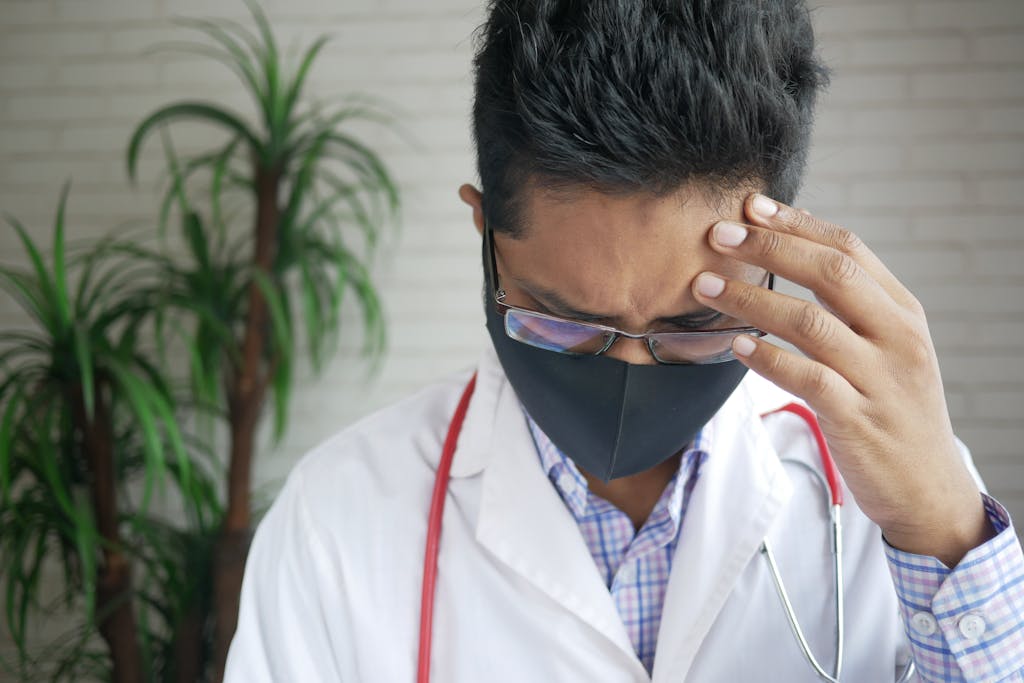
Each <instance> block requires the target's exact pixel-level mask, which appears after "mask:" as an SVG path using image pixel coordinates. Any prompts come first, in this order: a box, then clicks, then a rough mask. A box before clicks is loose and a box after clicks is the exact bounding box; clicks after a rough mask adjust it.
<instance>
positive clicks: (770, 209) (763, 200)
mask: <svg viewBox="0 0 1024 683" xmlns="http://www.w3.org/2000/svg"><path fill="white" fill-rule="evenodd" d="M751 207H752V208H753V209H754V213H756V214H757V215H759V216H763V217H765V218H771V217H772V216H774V215H775V214H777V213H778V212H779V205H778V204H776V203H775V202H773V201H772V200H770V199H768V198H767V197H765V196H764V195H762V194H759V195H757V196H756V197H754V201H753V202H751Z"/></svg>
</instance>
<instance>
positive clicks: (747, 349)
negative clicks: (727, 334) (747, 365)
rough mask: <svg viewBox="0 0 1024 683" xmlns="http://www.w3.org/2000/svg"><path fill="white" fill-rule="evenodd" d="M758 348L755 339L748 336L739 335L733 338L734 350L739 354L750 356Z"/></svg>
mask: <svg viewBox="0 0 1024 683" xmlns="http://www.w3.org/2000/svg"><path fill="white" fill-rule="evenodd" d="M756 348H757V344H756V343H755V342H754V340H753V339H751V338H750V337H747V336H743V335H741V336H738V337H736V338H734V339H733V340H732V350H733V352H734V353H735V354H736V355H737V356H749V355H750V354H752V353H753V352H754V349H756Z"/></svg>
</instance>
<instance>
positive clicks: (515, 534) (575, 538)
mask: <svg viewBox="0 0 1024 683" xmlns="http://www.w3.org/2000/svg"><path fill="white" fill-rule="evenodd" d="M497 390H498V392H499V394H498V397H497V406H496V408H497V409H496V411H495V413H494V415H495V417H494V423H493V425H494V429H493V431H492V432H491V440H490V453H489V454H488V458H487V466H486V469H485V470H484V474H483V483H482V486H483V490H482V493H481V501H480V514H479V518H478V522H477V528H476V538H477V540H478V541H479V542H480V543H481V545H483V546H484V547H486V548H487V549H488V550H489V551H490V552H491V553H493V554H494V556H495V557H497V558H498V559H499V560H501V561H502V562H503V563H505V564H506V565H508V567H509V568H510V569H512V570H513V571H515V572H516V573H518V574H519V575H521V576H522V577H523V578H524V579H526V580H527V581H529V582H530V583H531V584H533V586H535V587H536V588H537V589H538V590H539V591H541V592H542V593H544V594H546V595H547V596H548V597H549V598H551V599H552V600H554V601H555V602H557V603H559V604H560V605H562V606H563V607H564V608H565V609H567V610H569V611H570V612H572V613H574V614H575V615H577V616H578V617H579V618H580V619H581V620H583V621H584V622H585V623H587V624H588V625H590V626H591V627H592V628H593V629H595V630H596V631H597V632H598V633H600V634H601V635H603V636H604V637H605V638H607V639H608V640H609V641H611V643H613V644H614V645H615V646H616V648H617V651H616V654H618V655H621V656H623V657H627V658H629V659H630V660H632V662H633V664H632V665H630V666H635V668H636V671H637V676H638V677H639V678H638V680H643V679H645V678H646V677H647V672H646V671H645V670H644V668H643V665H641V664H640V661H639V660H638V659H637V657H636V654H635V653H634V651H633V646H632V644H631V642H630V640H629V635H628V634H627V633H626V629H625V627H624V626H623V624H622V620H621V618H620V617H619V614H618V611H617V610H616V608H615V604H614V602H613V601H612V598H611V595H610V593H609V591H608V588H607V587H606V586H605V585H604V582H603V581H602V579H601V576H600V573H599V571H598V569H597V565H596V564H595V562H594V559H593V557H591V555H590V551H589V550H588V549H587V546H586V542H585V541H584V539H583V536H582V534H581V532H580V529H579V527H578V526H577V524H576V520H575V519H574V518H573V516H572V513H571V512H570V511H569V510H568V508H567V507H566V506H565V503H564V502H563V501H562V499H561V498H560V497H559V495H558V492H557V491H556V490H555V488H554V486H552V484H551V482H550V481H549V480H548V478H547V477H546V476H545V474H544V471H543V468H542V467H541V464H540V460H539V457H538V455H537V451H536V446H535V445H534V443H533V438H532V436H531V435H530V433H529V427H528V426H527V424H526V418H525V415H524V414H523V411H522V408H521V407H520V406H519V403H518V401H517V399H516V397H515V394H514V392H513V391H512V388H511V386H510V385H509V384H508V383H507V382H504V383H502V384H501V385H500V386H499V387H497Z"/></svg>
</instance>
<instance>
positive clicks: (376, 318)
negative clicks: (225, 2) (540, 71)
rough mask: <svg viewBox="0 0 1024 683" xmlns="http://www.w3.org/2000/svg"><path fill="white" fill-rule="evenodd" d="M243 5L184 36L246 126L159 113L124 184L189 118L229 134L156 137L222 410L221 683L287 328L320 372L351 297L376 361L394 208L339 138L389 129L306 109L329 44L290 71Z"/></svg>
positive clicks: (346, 111)
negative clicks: (246, 21)
mask: <svg viewBox="0 0 1024 683" xmlns="http://www.w3.org/2000/svg"><path fill="white" fill-rule="evenodd" d="M247 4H248V7H249V9H250V11H251V13H252V16H253V19H254V22H255V26H256V32H255V33H254V32H252V31H250V30H248V29H247V28H246V27H244V26H242V25H240V24H237V23H233V22H217V21H206V20H191V21H186V22H184V23H186V24H187V25H188V26H190V27H191V28H193V29H196V30H198V31H199V32H200V33H202V34H203V35H204V36H205V38H206V39H207V40H206V42H203V43H199V44H197V45H194V46H193V47H192V48H191V49H193V50H195V51H196V52H198V53H199V54H202V55H207V56H209V57H211V58H212V59H215V60H217V61H219V62H222V63H224V64H226V65H227V66H228V67H229V68H231V69H232V71H233V72H234V73H235V74H236V75H237V76H238V77H239V80H240V82H241V85H242V86H243V87H244V88H245V90H246V92H247V93H248V94H249V95H250V96H251V97H252V101H253V103H254V105H255V110H256V114H257V121H256V122H254V123H250V122H247V121H246V119H245V117H244V116H243V115H241V114H238V113H236V112H233V111H231V110H229V109H228V108H226V107H223V106H220V105H218V104H216V103H212V102H206V101H184V102H177V103H173V104H169V105H167V106H165V107H162V108H160V109H158V110H157V111H155V112H153V113H152V114H150V115H149V116H147V117H146V118H145V119H144V120H143V121H142V122H141V123H140V124H139V125H138V127H137V128H136V130H135V132H134V133H133V135H132V136H131V141H130V144H129V149H128V154H127V165H128V173H129V176H130V177H131V178H132V179H134V178H135V177H136V168H137V162H138V158H139V154H140V150H141V148H142V146H143V144H144V142H145V141H146V140H147V138H149V137H150V135H151V134H153V133H154V132H155V131H158V130H164V129H165V127H166V126H168V125H169V124H173V123H175V122H178V121H185V120H188V121H200V122H205V123H209V124H211V125H213V126H217V127H220V128H221V129H223V130H224V132H225V139H224V143H223V145H222V146H221V147H219V148H218V149H216V150H213V151H211V152H209V153H205V154H199V155H196V156H193V157H189V158H185V159H181V160H179V158H178V156H177V155H176V154H175V153H174V150H173V147H172V146H171V145H170V144H169V138H165V140H166V141H167V142H168V144H167V147H166V149H167V151H168V154H167V159H168V169H169V171H170V175H171V178H172V182H171V186H170V189H169V190H168V195H167V198H166V200H165V206H167V207H169V206H172V205H176V206H177V207H178V210H179V212H180V213H181V215H182V216H183V218H184V221H185V225H186V234H187V236H188V239H187V243H188V247H189V248H188V252H189V253H188V258H187V259H186V260H185V262H182V263H177V262H174V261H173V260H168V261H166V262H165V266H164V268H163V273H164V275H165V276H166V278H167V280H168V282H170V283H172V284H171V285H170V290H171V291H172V294H171V299H170V301H171V302H172V304H171V305H172V306H174V307H177V309H178V310H179V312H180V313H181V314H183V315H185V316H186V319H187V318H188V316H191V318H192V321H193V322H192V323H191V324H190V325H189V326H188V329H189V331H188V344H187V347H188V357H189V359H190V368H191V375H192V383H191V385H192V387H193V390H194V391H195V393H196V398H197V400H200V401H203V402H207V403H215V404H219V405H221V406H222V407H223V415H224V416H225V421H226V427H227V432H228V442H229V445H228V450H229V453H228V481H227V486H226V489H227V490H226V505H225V510H224V519H223V525H222V527H221V529H220V533H219V536H218V538H217V540H216V542H215V544H214V549H213V554H214V560H213V569H212V576H213V594H214V603H215V605H214V611H215V615H214V616H215V624H216V626H215V650H214V656H215V666H216V679H217V680H220V679H221V678H222V676H223V666H224V662H225V659H226V655H227V649H228V646H229V644H230V641H231V638H232V636H233V634H234V631H235V625H236V622H237V613H238V597H239V591H240V588H241V580H242V574H243V569H244V565H245V558H246V554H247V552H248V546H249V542H250V539H251V533H252V529H251V527H252V517H251V512H252V510H251V485H252V484H251V471H252V460H253V456H254V453H255V449H256V436H257V427H258V425H259V424H260V422H261V420H262V419H263V417H264V414H265V407H266V404H267V403H268V400H272V401H273V407H274V410H273V413H274V435H275V437H276V438H280V437H281V435H282V434H283V432H284V429H285V422H286V415H287V407H288V403H289V398H290V395H291V383H292V374H293V368H294V365H295V361H296V348H295V344H294V339H295V336H296V334H295V333H296V327H297V326H298V325H301V326H302V329H303V331H304V334H305V338H306V342H307V345H308V351H309V356H310V359H311V361H312V363H313V366H314V369H319V368H320V366H321V363H322V360H323V358H324V356H325V352H326V351H327V350H329V348H330V347H331V345H332V344H333V343H334V342H335V341H336V338H337V332H338V329H339V325H340V315H339V313H340V309H341V304H342V296H343V293H345V292H346V291H351V292H353V293H354V294H355V300H356V301H357V302H358V304H359V305H360V307H361V310H362V320H363V326H364V339H365V344H364V351H365V352H366V353H367V354H368V355H370V356H372V357H376V356H378V355H379V353H380V351H381V350H382V349H383V345H384V324H383V318H382V314H381V307H380V303H379V300H378V297H377V293H376V290H375V287H374V285H373V282H372V279H371V277H370V274H369V272H368V269H367V266H366V263H365V259H366V258H368V257H369V255H371V254H372V252H373V248H374V246H375V245H376V243H377V237H378V234H379V233H380V231H381V229H382V228H383V227H384V226H386V225H387V224H388V223H391V222H394V221H396V219H397V217H398V212H399V207H400V203H399V194H398V190H397V188H396V185H395V182H394V181H393V179H392V177H391V175H390V173H389V172H388V170H387V169H386V167H385V165H384V163H383V162H382V161H381V159H380V157H379V156H378V155H377V154H376V153H375V152H374V151H373V150H371V149H370V148H369V147H367V146H366V145H364V144H363V143H362V142H360V141H359V140H358V139H357V138H356V137H353V136H352V135H349V134H348V133H346V132H345V130H344V126H345V124H347V123H348V122H350V121H352V120H355V119H364V120H370V121H374V122H379V123H382V124H386V125H389V126H391V127H394V124H395V122H394V120H393V119H392V118H391V117H390V116H389V115H388V114H387V113H386V112H385V110H384V109H383V108H381V107H380V106H378V105H376V104H373V103H372V102H370V101H369V100H366V99H357V98H351V99H349V100H348V101H346V102H343V103H341V104H338V105H335V106H333V107H328V106H325V105H323V104H322V103H320V102H316V101H307V100H306V99H305V98H304V86H305V85H306V81H307V76H308V74H309V72H310V69H311V68H312V66H313V64H314V62H315V60H316V59H317V56H318V55H319V54H320V52H321V50H322V49H323V47H324V45H325V44H326V43H327V40H328V39H327V38H326V37H320V38H318V39H317V40H315V41H314V42H313V43H312V44H311V45H310V46H309V47H308V48H307V49H305V51H304V52H302V53H301V57H300V58H299V59H298V60H297V61H295V62H294V63H290V64H289V63H288V61H289V60H287V59H286V58H285V57H284V56H283V55H282V53H281V51H280V50H279V48H278V43H277V40H276V38H275V36H274V34H273V31H272V30H271V27H270V24H269V22H268V20H267V18H266V16H265V15H264V14H263V12H262V11H261V10H260V8H259V7H258V5H256V4H255V3H254V2H252V1H251V0H247ZM199 182H205V183H208V189H209V192H208V197H207V198H206V199H205V200H204V201H200V200H198V199H196V196H197V194H198V192H197V191H196V190H195V186H196V184H197V183H199ZM227 197H234V198H236V199H238V198H241V199H242V200H243V201H246V202H248V205H249V207H250V208H251V211H250V213H251V215H252V220H251V222H250V223H248V224H245V225H240V224H239V223H238V221H237V219H234V218H233V217H232V216H230V215H229V214H228V213H227V212H226V211H225V210H224V204H225V200H226V198H227ZM165 213H166V212H165ZM353 231H355V235H353V234H352V233H353ZM354 236H358V237H359V238H360V240H361V241H362V247H363V249H362V254H361V252H360V249H358V248H357V247H354V246H353V237H354Z"/></svg>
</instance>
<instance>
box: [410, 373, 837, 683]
mask: <svg viewBox="0 0 1024 683" xmlns="http://www.w3.org/2000/svg"><path fill="white" fill-rule="evenodd" d="M475 387H476V373H474V374H473V377H472V378H471V379H470V380H469V383H468V384H467V385H466V388H465V390H463V392H462V397H461V398H460V399H459V403H458V405H457V406H456V408H455V414H454V415H453V416H452V420H451V423H450V424H449V425H448V434H447V435H446V436H445V439H444V448H443V449H442V451H441V462H440V463H439V464H438V467H437V476H436V477H435V479H434V493H433V497H432V498H431V500H430V516H429V522H428V526H427V549H426V553H425V554H424V558H423V594H422V598H421V602H420V643H419V661H418V665H417V668H416V681H417V683H429V681H430V650H431V641H432V639H433V620H434V592H435V586H436V584H437V555H438V551H439V550H440V542H441V517H442V515H443V514H444V503H445V499H446V498H447V491H448V479H449V474H450V472H451V466H452V458H453V457H454V455H455V445H456V443H458V440H459V434H460V433H461V432H462V423H463V422H464V421H465V419H466V409H467V408H468V407H469V399H470V397H472V395H473V389H474V388H475ZM782 411H786V412H790V413H793V414H794V415H798V416H800V417H802V418H803V419H804V421H806V422H807V425H808V426H809V427H810V428H811V431H812V432H813V433H814V438H815V441H817V443H818V451H819V454H820V455H821V463H822V467H823V468H824V470H825V477H826V479H827V480H828V486H829V489H830V491H831V495H832V504H833V505H842V504H843V489H842V486H840V484H839V471H838V469H837V468H836V464H835V461H833V460H832V455H831V454H830V453H829V450H828V444H827V443H826V442H825V435H824V434H822V432H821V427H820V426H819V425H818V419H817V418H816V417H815V416H814V413H813V412H811V411H810V410H809V409H808V408H807V407H805V406H802V405H800V404H798V403H790V404H788V405H785V406H783V407H782V408H779V409H778V410H773V411H771V412H768V413H765V414H764V415H762V416H761V417H764V416H765V415H771V414H772V413H777V412H782Z"/></svg>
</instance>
